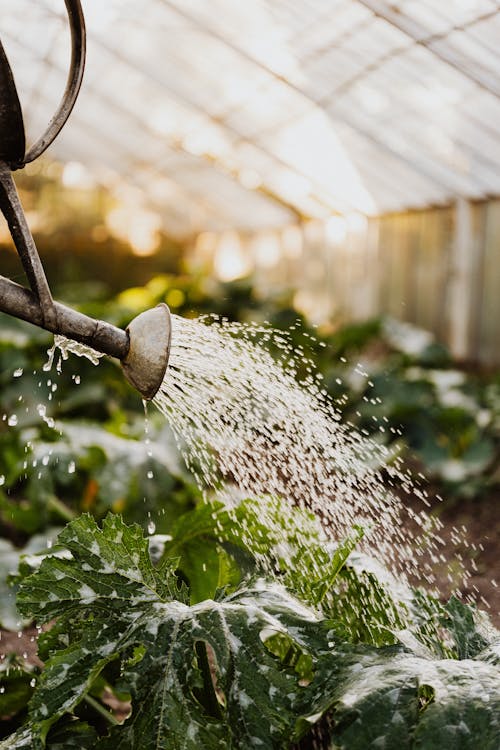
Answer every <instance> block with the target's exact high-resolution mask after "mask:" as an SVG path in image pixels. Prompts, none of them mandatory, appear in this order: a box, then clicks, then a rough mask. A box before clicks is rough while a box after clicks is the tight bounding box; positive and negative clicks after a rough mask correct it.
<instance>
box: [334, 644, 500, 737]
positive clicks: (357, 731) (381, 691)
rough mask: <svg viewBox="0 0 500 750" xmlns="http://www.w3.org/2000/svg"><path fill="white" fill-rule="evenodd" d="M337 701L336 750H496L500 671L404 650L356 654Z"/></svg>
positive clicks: (396, 649)
mask: <svg viewBox="0 0 500 750" xmlns="http://www.w3.org/2000/svg"><path fill="white" fill-rule="evenodd" d="M351 658H352V664H351V667H350V668H349V669H347V670H346V672H345V673H344V674H343V675H342V678H343V679H342V680H341V682H340V683H339V685H338V688H337V691H336V695H335V710H334V713H333V719H334V722H335V727H334V731H333V735H332V741H333V743H334V747H336V748H339V749H340V748H342V749H343V750H344V749H345V750H365V749H366V748H368V747H387V748H392V747H403V748H414V750H417V748H419V749H421V750H443V748H460V749H461V750H477V748H478V747H481V748H484V749H485V750H486V749H487V750H496V748H497V747H498V738H499V737H500V681H499V677H500V674H499V671H498V669H497V668H496V667H494V666H492V665H490V664H484V663H481V662H479V661H471V660H469V661H466V662H464V661H453V660H443V661H428V660H426V659H420V658H416V657H414V656H412V655H410V654H407V653H404V652H402V651H401V650H400V649H398V648H392V649H391V648H385V649H380V650H379V651H378V652H376V651H373V650H370V651H368V650H366V651H365V652H364V653H363V652H360V651H358V653H357V654H356V655H355V654H352V655H351Z"/></svg>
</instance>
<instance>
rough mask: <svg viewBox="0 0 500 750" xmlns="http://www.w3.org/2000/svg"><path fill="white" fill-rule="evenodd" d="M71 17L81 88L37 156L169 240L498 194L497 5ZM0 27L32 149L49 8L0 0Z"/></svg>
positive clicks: (58, 57)
mask: <svg viewBox="0 0 500 750" xmlns="http://www.w3.org/2000/svg"><path fill="white" fill-rule="evenodd" d="M83 6H84V11H85V15H86V21H87V28H88V63H87V71H86V76H85V81H84V85H83V88H82V93H81V96H80V99H79V101H78V103H77V105H76V107H75V111H74V113H73V115H72V117H71V119H70V121H69V123H68V124H67V126H66V128H65V129H64V131H63V132H62V133H61V135H60V137H59V138H58V139H57V140H56V142H55V143H54V144H53V146H52V147H51V150H50V155H51V156H53V157H55V158H59V159H62V160H67V161H76V162H81V163H82V164H84V165H85V166H86V168H87V170H90V171H92V173H93V174H94V176H95V179H98V180H101V181H103V182H104V181H105V182H106V183H107V184H110V185H114V186H115V187H116V185H118V183H119V181H120V179H121V180H122V181H123V183H127V184H130V185H131V187H132V188H133V189H134V190H135V191H139V192H140V193H141V195H143V200H144V203H145V204H147V205H148V206H150V208H151V207H152V208H153V209H154V210H155V211H157V212H158V213H159V214H160V215H161V217H162V220H163V221H164V223H165V225H166V226H167V225H168V226H169V227H170V231H172V232H174V231H175V233H176V234H178V235H179V236H189V235H190V234H192V233H193V232H195V231H198V230H200V229H203V228H210V229H213V228H220V229H227V228H238V227H239V228H242V229H245V231H250V230H252V229H254V230H255V231H259V230H260V229H266V230H267V229H269V228H273V227H278V226H282V225H283V224H286V223H288V222H290V221H297V220H298V219H301V218H304V219H306V218H308V217H309V216H310V217H311V218H314V217H318V216H320V217H323V216H325V217H326V216H328V215H331V214H332V213H336V212H348V211H352V210H356V211H361V212H365V213H367V214H373V213H375V212H385V211H392V210H399V209H403V208H404V207H405V206H408V207H420V206H425V205H428V204H437V203H446V202H449V201H452V200H455V199H456V198H457V197H459V196H463V197H466V198H481V197H485V196H487V195H492V194H495V195H499V194H500V134H499V132H498V128H497V125H496V123H498V122H499V120H500V83H499V82H498V66H499V63H500V3H498V2H495V1H494V0H450V1H449V2H446V3H436V2H434V0H391V1H390V2H389V0H254V1H253V2H251V3H235V2H234V1H233V0H213V2H210V3H207V2H206V0H145V2H144V3H137V2H136V1H135V0H106V2H105V3H103V2H102V0H83ZM0 19H1V20H0V38H1V39H2V42H3V44H4V45H5V48H6V51H7V53H8V55H9V59H10V60H11V63H12V68H13V70H14V75H15V77H16V81H17V83H18V88H19V92H20V96H21V100H22V105H23V110H24V113H25V119H26V126H27V131H28V135H29V138H30V139H31V140H32V139H34V138H35V137H36V136H38V135H39V134H40V133H41V131H42V130H43V129H44V128H45V126H46V124H47V123H48V121H49V120H50V117H51V116H52V114H53V112H54V109H55V107H56V106H57V104H58V102H59V100H60V97H61V95H62V91H63V88H64V83H65V79H66V74H67V66H68V59H69V34H68V28H67V22H66V20H65V10H64V2H63V0H0ZM115 187H114V188H113V189H115ZM170 204H172V205H170ZM174 204H175V205H174Z"/></svg>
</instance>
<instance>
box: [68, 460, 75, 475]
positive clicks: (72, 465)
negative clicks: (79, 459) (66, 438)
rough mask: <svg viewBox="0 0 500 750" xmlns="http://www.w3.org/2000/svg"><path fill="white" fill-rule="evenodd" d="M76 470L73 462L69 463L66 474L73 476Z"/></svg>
mask: <svg viewBox="0 0 500 750" xmlns="http://www.w3.org/2000/svg"><path fill="white" fill-rule="evenodd" d="M75 470H76V464H75V462H74V461H70V462H69V464H68V474H74V473H75Z"/></svg>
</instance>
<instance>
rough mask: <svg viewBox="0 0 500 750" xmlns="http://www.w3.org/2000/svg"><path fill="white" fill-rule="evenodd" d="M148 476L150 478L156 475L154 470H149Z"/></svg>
mask: <svg viewBox="0 0 500 750" xmlns="http://www.w3.org/2000/svg"><path fill="white" fill-rule="evenodd" d="M147 477H148V479H153V477H154V474H153V472H152V471H148V473H147Z"/></svg>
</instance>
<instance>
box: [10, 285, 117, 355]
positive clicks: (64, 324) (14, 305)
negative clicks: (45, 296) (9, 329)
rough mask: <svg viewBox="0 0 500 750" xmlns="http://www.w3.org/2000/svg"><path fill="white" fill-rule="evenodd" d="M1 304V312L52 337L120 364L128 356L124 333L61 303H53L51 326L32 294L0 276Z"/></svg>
mask: <svg viewBox="0 0 500 750" xmlns="http://www.w3.org/2000/svg"><path fill="white" fill-rule="evenodd" d="M0 300H1V304H0V307H1V309H2V311H3V312H5V313H7V314H9V315H14V316H15V317H16V318H20V319H21V320H25V321H27V322H28V323H33V325H36V326H39V327H40V328H44V329H45V330H46V331H50V332H51V333H59V334H62V335H64V336H66V337H67V338H70V339H73V340H74V341H79V342H81V343H82V344H86V345H87V346H91V347H92V348H93V349H96V350H97V351H99V352H103V354H108V355H110V356H111V357H116V358H117V359H120V360H122V359H124V358H125V357H126V356H127V353H128V350H129V337H128V334H127V332H126V331H122V330H121V328H116V327H115V326H113V325H111V324H110V323H106V322H105V321H103V320H95V319H94V318H90V317H88V316H87V315H84V314H83V313H80V312H77V311H76V310H73V309H72V308H70V307H66V306H65V305H62V304H61V303H60V302H54V308H55V311H56V319H57V325H53V324H52V323H51V321H47V319H46V318H45V317H44V314H43V311H42V308H41V305H40V302H39V300H38V298H37V297H36V295H35V294H34V293H33V292H31V291H30V290H29V289H26V288H25V287H23V286H20V285H19V284H16V283H15V282H14V281H11V280H10V279H6V278H5V277H4V276H0Z"/></svg>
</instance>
